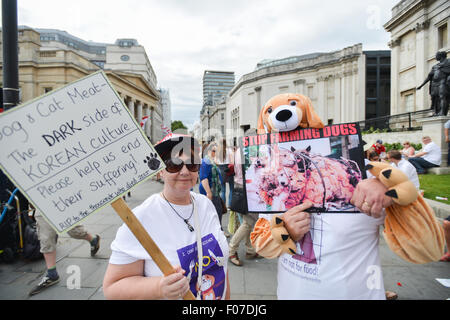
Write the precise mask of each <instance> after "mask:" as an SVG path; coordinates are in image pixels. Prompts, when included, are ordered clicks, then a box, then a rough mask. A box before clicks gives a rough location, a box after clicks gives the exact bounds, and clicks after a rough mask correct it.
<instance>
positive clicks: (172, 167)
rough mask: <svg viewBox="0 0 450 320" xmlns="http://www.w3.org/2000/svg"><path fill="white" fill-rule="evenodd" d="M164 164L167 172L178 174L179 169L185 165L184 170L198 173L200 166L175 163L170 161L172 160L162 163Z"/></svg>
mask: <svg viewBox="0 0 450 320" xmlns="http://www.w3.org/2000/svg"><path fill="white" fill-rule="evenodd" d="M164 164H165V165H166V170H167V172H170V173H177V172H180V171H181V169H183V166H184V165H186V168H187V169H188V170H189V171H190V172H198V171H199V170H200V164H195V163H185V162H184V161H182V160H180V159H177V160H176V163H175V162H173V161H172V159H169V160H166V161H164Z"/></svg>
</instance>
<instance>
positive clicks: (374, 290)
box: [260, 213, 386, 300]
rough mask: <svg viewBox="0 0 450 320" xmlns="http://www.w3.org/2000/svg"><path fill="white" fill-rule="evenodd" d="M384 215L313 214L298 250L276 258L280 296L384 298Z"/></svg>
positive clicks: (287, 297)
mask: <svg viewBox="0 0 450 320" xmlns="http://www.w3.org/2000/svg"><path fill="white" fill-rule="evenodd" d="M267 216H268V217H267ZM260 217H264V218H266V219H270V215H260ZM383 221H384V217H382V218H379V219H374V218H372V217H369V216H367V215H365V214H363V213H321V214H317V213H314V214H312V215H311V228H310V231H309V233H307V234H306V235H305V236H304V237H303V239H302V240H300V241H299V242H298V243H297V244H296V245H297V254H296V255H289V254H283V255H282V256H280V257H279V258H278V288H277V295H278V299H282V300H288V299H293V300H349V299H358V300H369V299H370V300H384V299H386V297H385V291H384V284H383V276H382V272H381V265H380V258H379V252H378V241H379V226H380V225H381V224H382V223H383Z"/></svg>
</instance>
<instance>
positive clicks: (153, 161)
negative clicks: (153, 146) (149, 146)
mask: <svg viewBox="0 0 450 320" xmlns="http://www.w3.org/2000/svg"><path fill="white" fill-rule="evenodd" d="M157 156H158V155H157V154H156V153H150V156H147V157H146V159H144V163H146V164H147V165H148V167H149V168H150V170H156V169H158V168H159V165H160V164H161V161H159V160H158V158H157Z"/></svg>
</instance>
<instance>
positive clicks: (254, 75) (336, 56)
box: [229, 44, 363, 97]
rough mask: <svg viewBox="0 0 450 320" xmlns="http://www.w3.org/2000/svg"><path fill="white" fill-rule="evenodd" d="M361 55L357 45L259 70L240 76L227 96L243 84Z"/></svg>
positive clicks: (316, 68) (360, 48) (330, 64)
mask: <svg viewBox="0 0 450 320" xmlns="http://www.w3.org/2000/svg"><path fill="white" fill-rule="evenodd" d="M362 54H363V52H362V45H361V44H357V45H354V46H351V47H348V48H344V49H342V50H339V51H335V52H330V53H328V54H324V55H321V56H319V57H316V58H312V59H308V60H303V61H299V62H296V63H292V64H285V65H278V66H273V67H267V68H261V69H259V70H256V71H254V72H251V73H248V74H246V75H244V76H242V77H241V79H239V81H238V83H236V85H235V86H234V87H233V88H232V89H231V90H230V93H229V96H230V97H231V96H233V95H234V94H235V93H236V92H237V91H238V90H239V89H240V88H241V87H242V86H243V85H245V84H249V83H252V82H256V81H258V80H261V79H265V78H271V77H276V76H281V75H286V74H295V73H302V72H305V71H310V70H318V69H321V68H324V67H327V66H332V65H336V64H340V63H343V62H348V61H352V60H355V59H358V58H359V57H360V56H361V55H362ZM288 65H290V66H292V67H291V68H287V67H286V66H288Z"/></svg>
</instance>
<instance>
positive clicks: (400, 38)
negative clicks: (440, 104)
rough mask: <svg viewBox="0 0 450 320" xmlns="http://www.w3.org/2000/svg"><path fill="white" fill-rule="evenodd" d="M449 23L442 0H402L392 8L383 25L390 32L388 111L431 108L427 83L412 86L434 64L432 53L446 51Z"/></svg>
mask: <svg viewBox="0 0 450 320" xmlns="http://www.w3.org/2000/svg"><path fill="white" fill-rule="evenodd" d="M449 23H450V2H449V1H446V0H402V1H400V2H399V3H398V4H397V5H395V6H394V7H393V8H392V18H391V19H390V20H389V21H388V22H387V23H386V24H385V25H384V28H385V30H386V31H388V32H390V33H391V41H390V42H389V47H390V48H391V67H392V68H391V113H392V114H399V113H405V112H412V111H418V110H425V109H429V108H430V107H431V99H430V96H429V93H428V88H429V84H427V85H425V86H424V87H423V88H422V89H420V90H417V89H416V88H417V87H418V86H419V85H420V84H421V83H422V82H423V81H424V80H425V78H426V77H427V76H428V73H429V72H430V70H431V67H432V66H433V65H434V64H436V63H437V61H436V59H435V56H436V52H437V51H446V52H447V53H448V52H449V51H450V46H449V43H450V41H449V40H450V38H449V35H448V25H449Z"/></svg>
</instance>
